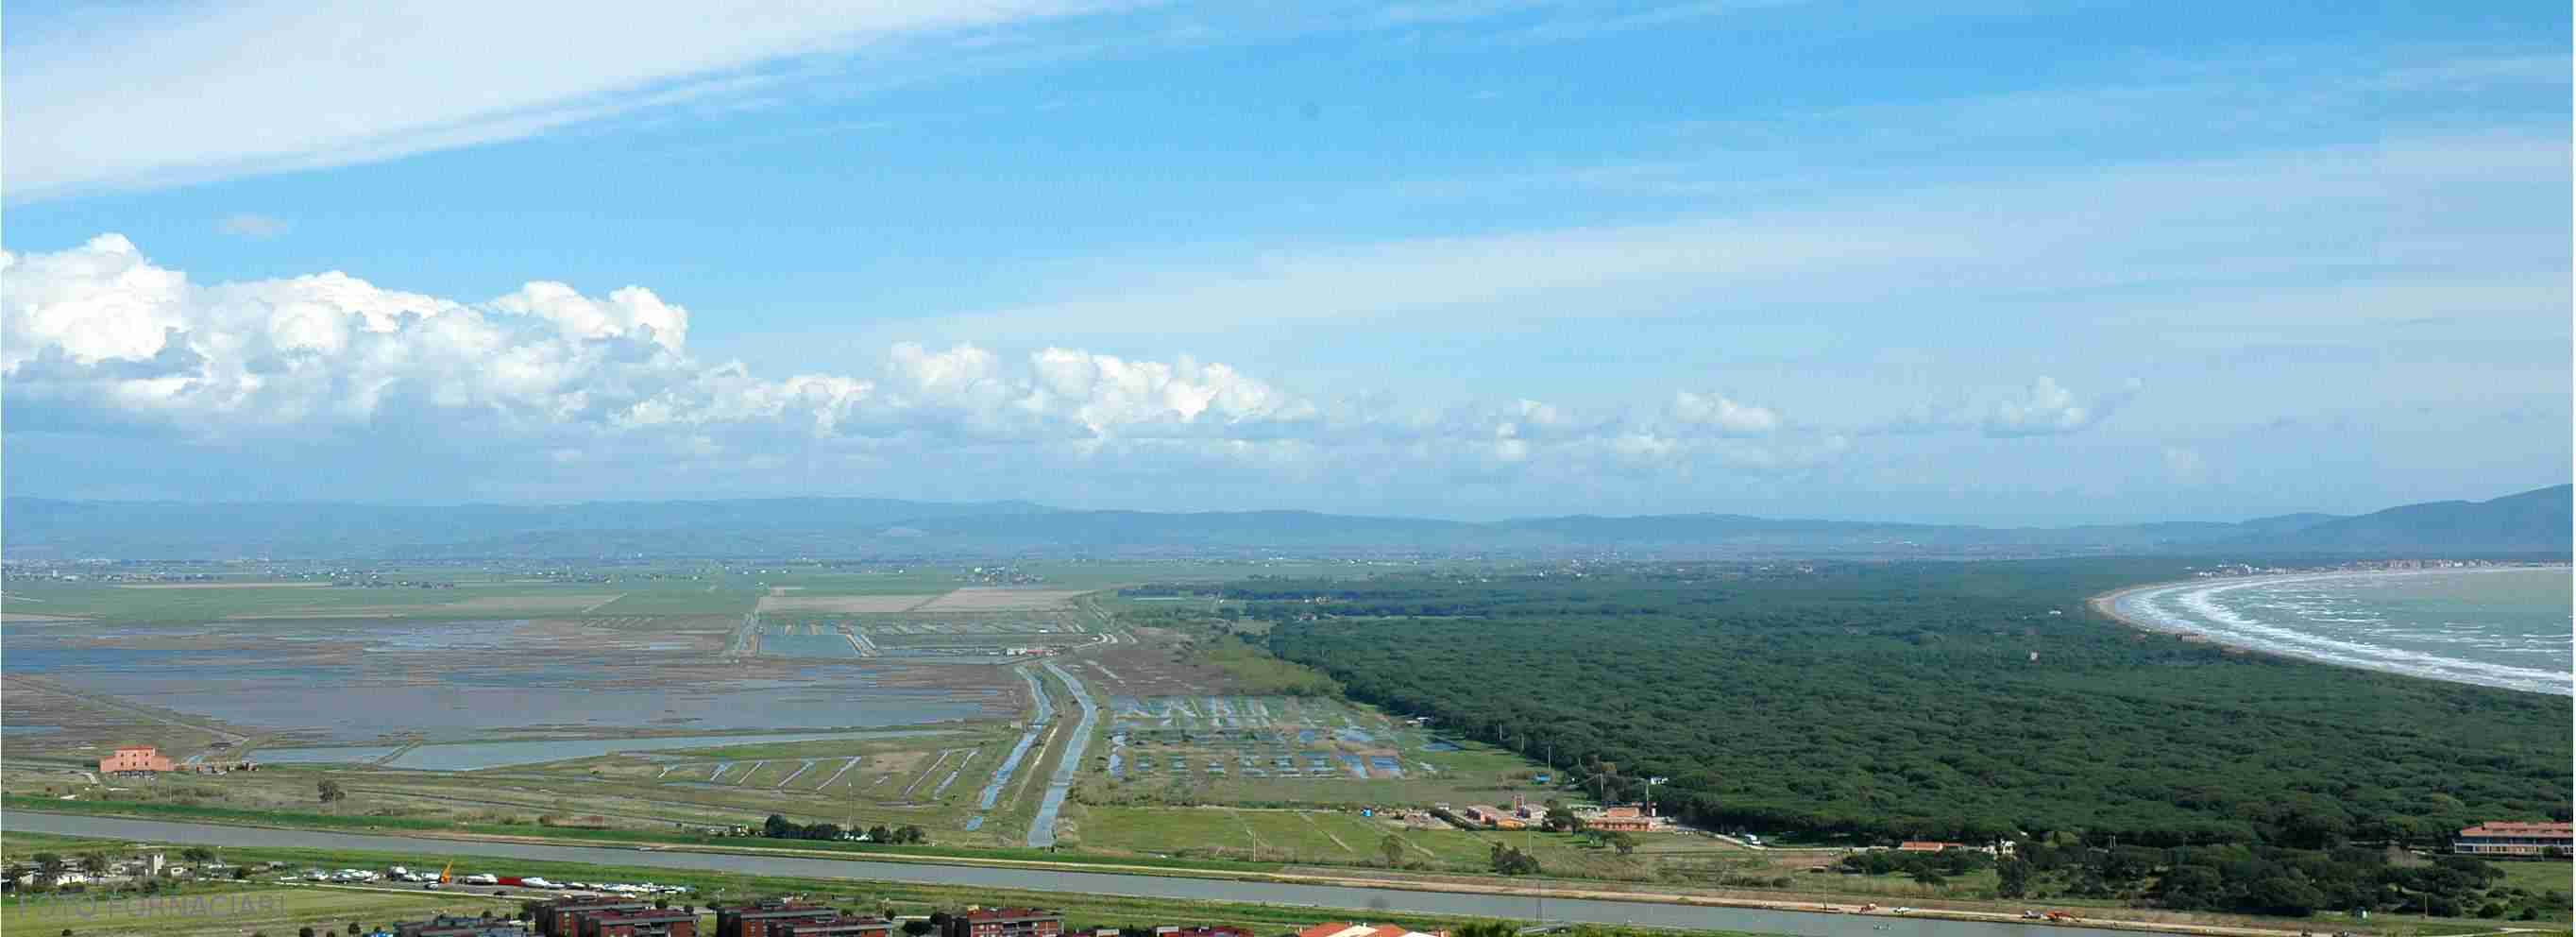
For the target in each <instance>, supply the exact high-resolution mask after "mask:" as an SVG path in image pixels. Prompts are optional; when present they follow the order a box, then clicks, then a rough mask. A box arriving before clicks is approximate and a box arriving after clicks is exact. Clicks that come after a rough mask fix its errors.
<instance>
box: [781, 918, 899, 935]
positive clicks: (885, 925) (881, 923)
mask: <svg viewBox="0 0 2576 937" xmlns="http://www.w3.org/2000/svg"><path fill="white" fill-rule="evenodd" d="M770 933H772V934H775V935H777V937H894V922H893V921H889V920H886V919H884V918H877V917H829V918H823V919H821V920H803V921H790V922H788V923H786V924H782V925H779V929H777V930H773V931H771V932H770Z"/></svg>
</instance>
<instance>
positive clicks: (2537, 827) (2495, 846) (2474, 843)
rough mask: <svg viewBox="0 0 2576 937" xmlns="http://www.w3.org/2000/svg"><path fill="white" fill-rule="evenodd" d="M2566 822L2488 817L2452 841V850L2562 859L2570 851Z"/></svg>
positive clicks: (2569, 835)
mask: <svg viewBox="0 0 2576 937" xmlns="http://www.w3.org/2000/svg"><path fill="white" fill-rule="evenodd" d="M2572 845H2576V843H2571V834H2570V832H2569V825H2568V824H2565V823H2523V822H2518V821H2512V820H2489V821H2487V822H2485V823H2480V824H2478V825H2476V826H2473V827H2469V828H2468V829H2465V830H2461V831H2460V835H2459V836H2457V837H2455V838H2453V839H2452V840H2451V851H2453V852H2458V853H2463V854H2467V855H2473V856H2513V857H2527V858H2549V859H2564V858H2567V857H2568V856H2569V854H2570V851H2571V850H2570V847H2571V846H2572Z"/></svg>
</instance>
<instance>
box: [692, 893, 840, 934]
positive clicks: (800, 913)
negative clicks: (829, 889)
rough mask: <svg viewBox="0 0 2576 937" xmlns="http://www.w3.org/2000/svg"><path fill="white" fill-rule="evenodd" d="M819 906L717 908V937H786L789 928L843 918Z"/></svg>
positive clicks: (788, 904) (768, 904)
mask: <svg viewBox="0 0 2576 937" xmlns="http://www.w3.org/2000/svg"><path fill="white" fill-rule="evenodd" d="M840 916H841V912H838V911H834V910H832V909H830V908H827V907H824V906H822V905H819V904H805V903H802V902H795V901H775V900H772V901H759V902H754V903H751V904H742V905H732V906H729V907H718V908H716V937H783V935H785V934H786V933H787V931H786V930H785V928H786V927H787V926H788V925H790V924H800V923H802V924H813V923H819V922H822V921H828V920H832V919H834V918H837V917H840Z"/></svg>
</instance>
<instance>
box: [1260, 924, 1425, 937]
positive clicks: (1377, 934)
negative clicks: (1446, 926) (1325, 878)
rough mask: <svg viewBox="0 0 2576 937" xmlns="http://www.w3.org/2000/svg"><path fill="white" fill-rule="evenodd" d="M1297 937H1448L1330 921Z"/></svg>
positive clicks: (1386, 926) (1392, 926)
mask: <svg viewBox="0 0 2576 937" xmlns="http://www.w3.org/2000/svg"><path fill="white" fill-rule="evenodd" d="M1297 937H1449V932H1448V931H1435V932H1433V933H1428V934H1426V933H1423V932H1421V931H1417V930H1410V929H1407V928H1402V927H1397V926H1395V925H1393V924H1384V925H1380V924H1353V923H1350V922H1348V921H1332V922H1329V923H1324V924H1317V925H1315V926H1313V927H1309V928H1306V929H1305V930H1301V931H1298V932H1297Z"/></svg>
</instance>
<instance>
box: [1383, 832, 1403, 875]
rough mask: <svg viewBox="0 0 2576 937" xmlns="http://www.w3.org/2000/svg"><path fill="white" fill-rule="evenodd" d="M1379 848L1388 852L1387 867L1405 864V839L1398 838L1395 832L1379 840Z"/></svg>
mask: <svg viewBox="0 0 2576 937" xmlns="http://www.w3.org/2000/svg"><path fill="white" fill-rule="evenodd" d="M1377 848H1378V851H1379V852H1383V853H1386V866H1387V868H1390V869H1391V868H1394V867H1396V866H1399V865H1403V864H1404V840H1401V839H1397V838H1396V836H1395V834H1393V833H1389V834H1387V835H1386V838H1385V839H1381V840H1378V841H1377Z"/></svg>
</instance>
